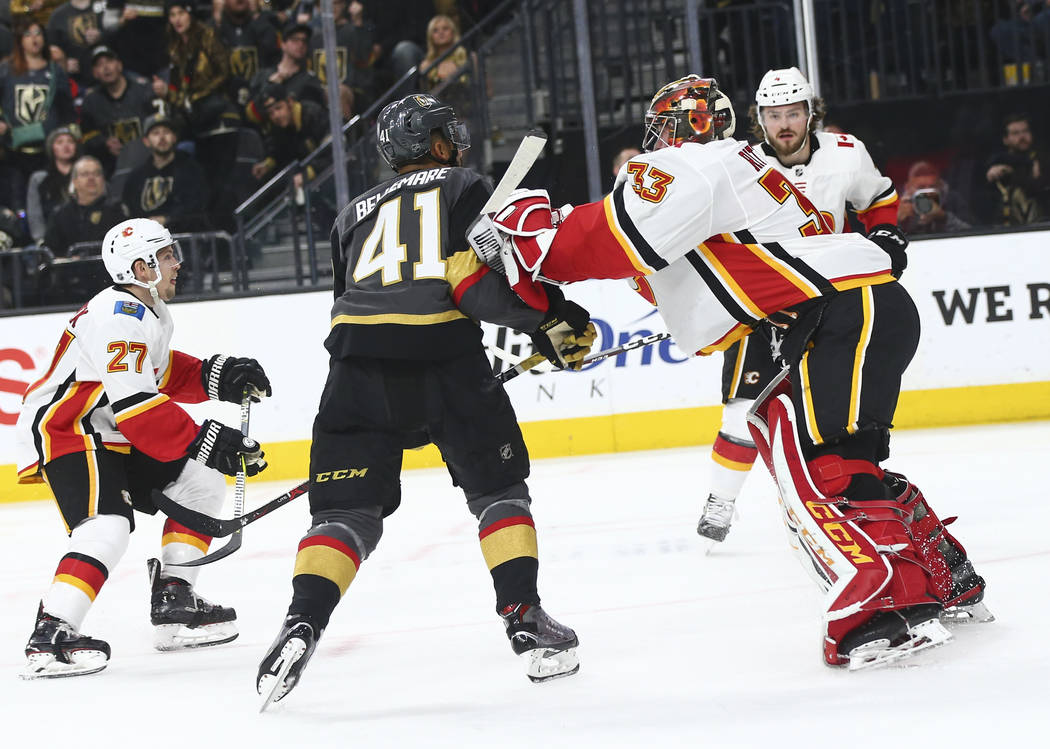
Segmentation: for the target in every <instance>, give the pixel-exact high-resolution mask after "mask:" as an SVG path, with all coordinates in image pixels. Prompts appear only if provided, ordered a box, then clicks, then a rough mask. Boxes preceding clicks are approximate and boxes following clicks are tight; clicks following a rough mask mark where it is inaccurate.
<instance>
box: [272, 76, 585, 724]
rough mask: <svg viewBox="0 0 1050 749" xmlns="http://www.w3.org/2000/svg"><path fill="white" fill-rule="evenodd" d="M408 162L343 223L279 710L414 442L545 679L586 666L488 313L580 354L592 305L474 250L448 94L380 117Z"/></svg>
mask: <svg viewBox="0 0 1050 749" xmlns="http://www.w3.org/2000/svg"><path fill="white" fill-rule="evenodd" d="M376 127H377V130H378V140H379V150H380V155H381V156H382V157H383V159H384V160H385V161H386V163H387V164H388V165H389V166H390V167H391V168H392V169H393V170H394V171H395V172H397V176H396V177H393V178H392V179H390V180H388V181H386V182H383V183H381V184H379V185H377V186H376V187H374V188H373V189H371V190H369V191H368V192H366V193H364V194H362V195H359V196H358V197H357V198H355V199H354V200H352V201H351V202H350V203H349V205H347V206H346V207H345V208H344V209H343V211H342V212H341V213H340V214H339V218H338V219H337V220H336V222H335V227H334V228H333V230H332V262H333V268H334V269H335V274H334V275H335V289H334V292H335V293H334V296H335V304H334V306H333V307H332V329H331V333H330V334H329V336H328V339H327V340H326V341H325V348H326V349H327V350H328V353H329V355H330V358H331V359H330V369H329V373H328V381H327V383H326V384H325V387H324V391H323V393H322V394H321V402H320V407H319V409H318V413H317V416H316V418H315V419H314V427H313V443H312V445H311V448H310V477H311V483H310V511H311V513H312V515H313V526H312V527H311V528H310V529H309V531H307V533H306V535H305V536H304V537H303V539H302V540H301V541H300V542H299V548H298V550H297V553H296V556H295V571H294V573H293V576H292V600H291V603H290V604H289V606H288V611H287V614H286V616H285V619H284V623H283V625H282V627H281V629H280V631H279V632H278V634H277V638H276V639H275V640H274V643H273V645H272V646H271V647H270V650H269V652H267V654H266V655H265V656H264V658H263V660H262V663H261V664H260V665H259V671H258V676H257V679H256V688H257V689H258V691H259V693H260V694H262V695H265V698H266V699H265V701H264V703H263V709H265V708H266V706H267V705H269V704H270V703H271V702H273V701H276V700H279V699H281V698H283V697H284V696H285V695H286V694H288V692H289V691H291V689H292V688H294V687H295V685H296V684H298V683H299V680H300V678H301V677H302V674H303V669H304V668H305V666H306V664H307V662H308V661H309V659H310V657H311V656H312V655H313V652H314V648H315V646H316V644H317V641H318V639H319V638H320V637H321V634H322V633H323V632H324V630H325V628H326V627H327V626H328V621H329V618H330V617H331V615H332V612H333V611H334V610H335V607H336V606H337V605H338V603H339V601H340V599H341V598H342V596H343V594H344V593H346V591H347V589H348V588H349V586H350V584H351V583H352V582H353V580H354V579H355V577H356V576H357V573H358V571H359V569H360V567H361V564H362V563H363V562H364V561H365V560H366V559H367V558H368V555H369V554H371V553H372V551H373V550H374V549H375V548H376V545H377V544H378V543H379V540H380V537H381V535H382V533H383V519H384V518H385V517H387V516H389V515H390V514H391V513H393V512H394V511H396V510H397V508H398V506H399V505H400V503H401V484H400V474H401V458H402V451H403V450H404V449H405V448H406V447H418V446H420V445H423V444H426V443H428V442H433V443H434V444H435V445H436V446H437V447H438V449H439V450H440V451H441V455H442V457H443V458H444V461H445V464H446V465H447V466H448V471H449V473H450V474H451V476H452V478H453V481H454V482H455V484H456V485H457V486H459V487H460V488H461V489H462V490H463V493H464V495H465V498H466V504H467V508H468V509H469V510H470V512H471V513H472V514H473V515H474V516H475V517H476V518H477V521H478V537H479V540H480V542H481V552H482V556H483V557H484V559H485V563H486V565H487V566H488V568H489V572H490V574H491V576H492V584H493V588H494V589H495V593H496V611H497V613H498V614H499V616H500V617H501V619H502V623H503V626H504V628H505V631H506V634H507V637H508V638H509V639H510V643H511V647H512V648H513V650H514V652H515V653H517V654H518V655H522V656H523V657H524V658H526V659H527V661H528V664H527V667H526V669H527V670H526V673H527V675H528V677H529V678H530V679H532V680H533V681H547V680H548V679H554V678H558V677H561V676H568V675H569V674H573V673H576V671H577V670H578V669H579V662H578V661H577V659H576V645H577V639H576V633H575V632H574V631H573V630H572V629H570V628H569V627H566V626H565V625H563V624H561V623H559V622H557V621H555V620H554V619H553V618H552V617H551V616H550V615H549V614H548V613H547V612H546V611H545V610H544V609H543V607H542V606H541V605H540V597H539V593H538V592H537V589H536V576H537V570H538V566H539V558H538V556H539V555H538V551H537V544H536V528H535V526H534V524H533V521H532V513H531V511H530V509H529V508H530V505H531V503H532V498H531V497H530V495H529V488H528V486H527V485H526V483H525V479H526V478H527V477H528V475H529V454H528V450H527V449H526V447H525V442H524V440H523V439H522V435H521V430H520V428H519V427H518V422H517V418H516V416H515V414H514V408H513V406H512V405H511V402H510V398H509V397H508V396H507V393H506V391H504V389H503V385H502V384H501V383H500V382H499V381H498V380H497V379H496V378H495V377H494V376H493V374H492V366H491V364H490V363H489V361H488V359H487V358H486V356H485V352H484V348H483V346H482V343H481V330H480V327H479V325H478V322H477V321H478V320H488V321H490V322H493V323H496V324H502V325H506V326H508V327H511V328H514V329H515V330H520V331H522V332H525V333H529V334H530V335H531V337H532V340H533V344H534V346H535V347H536V349H537V350H538V351H539V352H540V353H542V354H544V355H545V356H546V357H547V358H548V359H549V360H550V361H551V362H552V363H553V364H554V365H555V366H556V367H559V368H571V369H579V368H580V366H581V365H582V359H583V357H584V356H585V355H586V354H587V352H588V350H589V349H590V347H591V345H592V344H593V342H594V339H595V335H596V333H595V329H594V325H593V324H592V323H590V322H589V320H590V317H589V315H588V314H587V311H586V310H585V309H583V308H582V307H580V306H579V305H577V304H573V303H572V302H570V301H567V300H566V299H564V298H563V297H562V296H561V294H559V293H556V290H546V289H541V290H540V291H541V293H542V294H543V295H544V296H543V299H544V301H543V305H542V306H543V309H542V310H539V309H534V308H532V307H530V306H528V305H526V304H525V303H523V302H522V301H521V300H520V299H518V298H517V297H516V296H515V295H514V293H513V292H512V291H511V290H510V289H509V288H508V286H507V281H506V279H505V278H504V277H503V276H502V275H501V274H499V273H494V272H491V271H490V269H489V268H488V267H487V266H486V265H484V264H482V263H481V262H480V261H479V260H478V258H477V256H476V255H475V254H474V252H472V251H471V249H470V247H469V245H468V243H467V239H466V232H467V228H468V226H470V224H471V223H473V222H474V220H475V219H476V218H477V216H478V213H479V212H480V211H481V210H482V208H483V207H484V206H485V204H486V202H487V200H488V198H489V195H490V194H491V189H490V188H489V187H488V186H487V185H486V183H485V181H484V180H482V178H481V177H480V176H479V175H478V174H476V173H474V172H472V171H471V170H469V169H465V168H463V167H462V166H461V163H462V157H461V154H462V152H463V151H464V150H465V149H466V148H467V147H468V145H469V134H468V133H467V130H466V126H465V125H463V124H462V123H460V122H458V121H457V120H456V116H455V112H454V111H453V110H452V108H451V107H449V106H446V105H444V104H442V103H441V102H439V101H438V100H436V99H435V98H434V97H432V96H429V95H426V94H420V95H416V96H408V97H405V98H404V99H402V100H400V101H397V102H394V103H392V104H389V105H387V107H386V108H384V109H383V111H382V112H381V113H380V115H379V119H378V121H377V124H376Z"/></svg>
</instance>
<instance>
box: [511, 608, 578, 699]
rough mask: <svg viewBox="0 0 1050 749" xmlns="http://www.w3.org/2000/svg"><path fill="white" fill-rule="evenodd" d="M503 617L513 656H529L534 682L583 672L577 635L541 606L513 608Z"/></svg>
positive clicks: (529, 675) (527, 658)
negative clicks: (578, 656) (577, 650)
mask: <svg viewBox="0 0 1050 749" xmlns="http://www.w3.org/2000/svg"><path fill="white" fill-rule="evenodd" d="M500 616H501V617H502V618H503V624H504V626H506V628H507V638H508V639H509V640H510V645H511V647H512V648H513V649H514V652H515V653H516V654H517V655H525V656H526V660H527V661H528V666H527V668H526V674H527V675H528V677H529V678H530V679H531V680H532V681H534V682H536V683H539V682H541V681H550V680H551V679H560V678H561V677H563V676H571V675H572V674H574V673H576V672H577V671H579V670H580V660H579V658H577V657H576V646H577V645H579V640H578V639H577V638H576V633H575V632H573V631H572V630H571V629H569V628H568V627H566V626H565V625H564V624H559V623H558V622H556V621H555V620H554V619H552V618H551V617H550V615H549V614H548V613H547V612H546V611H544V610H543V608H542V607H541V606H539V605H535V606H533V605H530V604H527V603H518V604H512V605H510V606H506V607H504V608H503V610H502V611H500Z"/></svg>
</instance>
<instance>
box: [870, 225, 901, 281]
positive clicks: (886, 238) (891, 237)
mask: <svg viewBox="0 0 1050 749" xmlns="http://www.w3.org/2000/svg"><path fill="white" fill-rule="evenodd" d="M868 239H870V240H871V241H872V242H874V243H875V244H877V245H878V246H879V247H881V248H882V250H883V252H885V253H886V254H887V255H889V256H890V273H892V274H893V277H894V278H897V279H899V278H900V277H901V276H902V275H903V274H904V269H905V268H907V267H908V254H907V253H906V252H905V250H906V249H908V238H907V237H906V236H904V232H902V231H901V229H900V227H899V226H894V225H893V224H879V225H878V226H876V227H875V228H874V229H872V230H871V231H869V232H868Z"/></svg>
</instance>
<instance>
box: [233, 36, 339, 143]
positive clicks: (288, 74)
mask: <svg viewBox="0 0 1050 749" xmlns="http://www.w3.org/2000/svg"><path fill="white" fill-rule="evenodd" d="M312 33H313V30H312V29H311V28H310V26H309V25H308V24H305V23H299V22H298V21H292V22H291V23H289V24H288V25H287V26H286V27H285V29H284V39H283V41H282V42H281V60H280V62H278V63H277V66H276V67H273V68H264V69H263V70H261V71H260V72H259V73H257V74H256V75H255V78H254V79H253V80H252V86H251V89H252V101H251V102H250V103H249V105H248V106H249V110H248V114H249V119H250V120H252V121H253V122H256V123H261V122H262V121H263V119H264V116H265V115H264V113H263V111H262V103H261V102H259V101H256V97H257V96H258V95H259V94H260V93H262V90H263V87H264V86H265V85H266V84H267V83H280V84H282V85H283V86H284V87H285V89H286V90H287V91H288V95H289V96H291V97H292V98H293V99H295V100H296V101H312V102H314V103H315V104H320V105H321V106H322V107H324V106H326V104H325V91H324V86H322V85H321V81H320V80H319V79H318V77H317V76H316V75H314V74H313V73H311V72H310V71H309V70H308V69H307V53H308V51H309V44H310V36H311V34H312Z"/></svg>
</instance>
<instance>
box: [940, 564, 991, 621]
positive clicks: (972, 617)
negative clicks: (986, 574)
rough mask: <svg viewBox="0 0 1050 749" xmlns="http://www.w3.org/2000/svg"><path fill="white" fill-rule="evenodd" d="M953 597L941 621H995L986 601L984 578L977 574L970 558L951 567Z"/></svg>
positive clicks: (945, 607)
mask: <svg viewBox="0 0 1050 749" xmlns="http://www.w3.org/2000/svg"><path fill="white" fill-rule="evenodd" d="M951 571H952V597H951V598H950V599H949V600H948V601H947V602H946V603H945V606H944V610H943V611H942V612H941V621H942V622H944V623H945V624H983V623H985V622H994V621H995V615H994V614H992V612H991V611H989V610H988V607H987V606H986V605H985V603H984V589H985V582H984V578H983V577H981V576H980V575H978V574H977V572H976V571H975V570H974V568H973V564H972V563H971V562H970V560H969V559H963V561H962V563H960V564H958V565H956V566H954V567H952V568H951Z"/></svg>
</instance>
